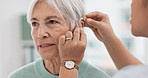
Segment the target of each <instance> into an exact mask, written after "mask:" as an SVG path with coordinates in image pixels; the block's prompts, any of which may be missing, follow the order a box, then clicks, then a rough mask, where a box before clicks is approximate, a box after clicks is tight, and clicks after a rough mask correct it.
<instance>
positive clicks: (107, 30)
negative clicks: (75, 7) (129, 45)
mask: <svg viewBox="0 0 148 78" xmlns="http://www.w3.org/2000/svg"><path fill="white" fill-rule="evenodd" d="M86 18H87V19H86V21H85V22H86V25H85V26H86V27H89V28H91V29H92V31H93V32H94V34H95V35H96V37H97V38H98V40H100V41H102V42H106V41H109V40H110V39H111V38H114V37H116V36H115V34H114V32H113V29H112V27H111V24H110V20H109V17H108V15H106V14H103V13H101V12H92V13H89V14H87V15H86Z"/></svg>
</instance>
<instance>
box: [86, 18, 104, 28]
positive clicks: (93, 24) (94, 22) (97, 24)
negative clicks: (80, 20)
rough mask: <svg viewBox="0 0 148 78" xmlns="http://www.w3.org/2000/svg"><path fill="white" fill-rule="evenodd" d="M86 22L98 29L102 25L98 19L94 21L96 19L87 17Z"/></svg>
mask: <svg viewBox="0 0 148 78" xmlns="http://www.w3.org/2000/svg"><path fill="white" fill-rule="evenodd" d="M86 22H87V24H89V25H91V26H93V27H94V28H98V29H100V28H102V27H103V26H102V22H99V21H96V20H93V19H90V18H88V19H87V20H86Z"/></svg>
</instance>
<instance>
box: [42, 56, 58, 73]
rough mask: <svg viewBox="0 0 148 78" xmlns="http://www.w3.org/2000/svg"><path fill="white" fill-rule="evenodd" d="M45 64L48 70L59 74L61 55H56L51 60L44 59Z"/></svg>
mask: <svg viewBox="0 0 148 78" xmlns="http://www.w3.org/2000/svg"><path fill="white" fill-rule="evenodd" d="M44 66H45V68H46V70H47V71H48V72H50V73H51V74H53V75H59V71H60V57H59V56H58V57H55V58H53V59H50V60H44Z"/></svg>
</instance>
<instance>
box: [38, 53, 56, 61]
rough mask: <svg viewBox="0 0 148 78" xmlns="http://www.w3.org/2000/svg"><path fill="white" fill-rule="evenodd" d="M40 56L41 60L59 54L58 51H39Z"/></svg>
mask: <svg viewBox="0 0 148 78" xmlns="http://www.w3.org/2000/svg"><path fill="white" fill-rule="evenodd" d="M40 56H41V58H42V59H43V60H50V59H53V58H55V57H58V56H59V54H58V52H41V53H40Z"/></svg>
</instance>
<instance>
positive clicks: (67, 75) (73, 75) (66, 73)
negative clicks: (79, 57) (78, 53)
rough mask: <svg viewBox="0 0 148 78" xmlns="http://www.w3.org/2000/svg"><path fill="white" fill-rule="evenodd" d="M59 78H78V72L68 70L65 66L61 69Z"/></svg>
mask: <svg viewBox="0 0 148 78" xmlns="http://www.w3.org/2000/svg"><path fill="white" fill-rule="evenodd" d="M59 78H78V70H77V69H75V68H74V69H71V70H69V69H67V68H65V67H64V66H62V67H61V68H60V75H59Z"/></svg>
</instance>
